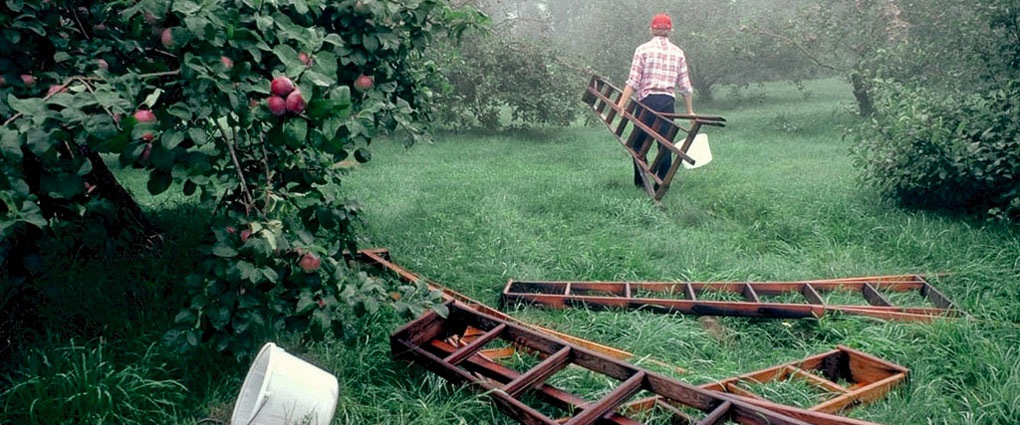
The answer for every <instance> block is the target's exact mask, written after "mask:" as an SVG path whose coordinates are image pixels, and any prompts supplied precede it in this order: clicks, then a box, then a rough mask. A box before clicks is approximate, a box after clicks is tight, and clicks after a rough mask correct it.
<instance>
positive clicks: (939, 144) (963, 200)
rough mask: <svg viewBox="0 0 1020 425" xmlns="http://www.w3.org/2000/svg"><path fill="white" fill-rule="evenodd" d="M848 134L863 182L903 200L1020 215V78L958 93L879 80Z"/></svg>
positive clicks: (924, 205)
mask: <svg viewBox="0 0 1020 425" xmlns="http://www.w3.org/2000/svg"><path fill="white" fill-rule="evenodd" d="M879 84H881V85H880V86H879V87H880V90H878V91H876V94H879V97H878V98H877V100H878V102H879V103H878V104H879V105H880V106H879V109H880V110H881V111H883V113H881V114H879V115H876V116H875V117H873V118H872V119H871V120H870V121H867V122H864V123H862V124H861V125H859V126H857V128H855V129H852V130H851V131H850V133H849V136H850V139H851V140H853V141H854V146H853V151H854V154H855V163H856V165H858V166H861V167H862V168H863V170H864V173H863V180H864V182H866V183H868V184H871V185H874V186H875V187H877V188H878V189H879V190H880V191H881V192H882V193H883V194H884V195H886V196H888V197H890V198H892V199H895V200H897V201H899V202H900V203H902V204H903V205H907V206H913V207H922V208H931V209H940V210H958V211H969V212H975V211H982V212H987V213H988V214H991V215H993V216H997V217H1011V218H1017V217H1020V116H1017V115H1016V114H1015V111H1016V110H1017V108H1018V107H1020V81H1012V82H1010V83H1009V84H1006V85H1004V86H1002V87H998V88H994V89H991V90H989V91H987V92H984V93H974V94H971V95H960V96H952V95H948V96H947V94H946V93H939V92H935V91H933V90H930V89H924V88H910V87H906V86H903V85H900V84H895V83H889V82H884V83H879Z"/></svg>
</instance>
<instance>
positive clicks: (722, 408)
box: [698, 401, 733, 425]
mask: <svg viewBox="0 0 1020 425" xmlns="http://www.w3.org/2000/svg"><path fill="white" fill-rule="evenodd" d="M731 407H733V403H731V402H729V401H724V402H723V403H722V404H720V405H719V407H716V408H715V410H712V413H709V414H708V416H705V419H702V420H700V421H698V425H719V424H721V423H723V421H724V420H726V419H727V416H728V415H729V413H730V408H731Z"/></svg>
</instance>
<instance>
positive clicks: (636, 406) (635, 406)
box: [354, 249, 907, 425]
mask: <svg viewBox="0 0 1020 425" xmlns="http://www.w3.org/2000/svg"><path fill="white" fill-rule="evenodd" d="M354 259H356V260H357V261H358V262H360V263H362V264H366V265H372V266H377V267H380V268H382V269H385V270H389V271H391V272H393V273H394V274H396V275H397V276H398V277H399V278H400V279H401V280H404V281H406V282H418V281H422V280H424V279H422V278H421V277H419V276H418V275H416V274H414V273H412V272H410V271H408V270H406V269H404V268H402V267H400V266H398V265H397V264H395V263H393V262H392V261H391V260H390V256H389V251H387V250H386V249H363V250H359V251H358V252H357V255H356V256H355V257H354ZM427 283H428V284H429V286H430V287H432V288H434V289H439V290H441V291H442V292H443V294H444V297H443V298H444V300H446V302H448V303H454V302H456V303H458V305H460V306H462V308H465V309H468V310H470V311H473V312H475V313H477V314H482V315H486V316H488V317H489V318H491V319H493V320H497V321H500V322H502V323H508V324H513V325H515V326H519V327H521V328H523V329H528V330H531V331H534V332H535V333H536V334H537V335H546V338H550V339H554V340H555V339H559V340H563V341H566V342H567V344H570V345H572V346H574V347H578V348H583V349H587V350H591V351H593V352H595V353H597V354H599V355H601V356H604V357H606V358H608V359H613V360H617V361H626V360H630V359H632V358H633V357H634V356H633V354H631V353H628V352H626V351H623V350H619V349H616V348H612V347H607V346H604V345H601V344H598V343H595V342H592V341H589V340H585V339H582V338H577V337H575V336H572V335H568V334H563V333H560V332H556V331H553V330H550V329H547V328H543V327H539V326H534V325H530V324H527V323H524V322H520V321H518V320H516V319H514V318H513V317H510V316H508V315H506V314H504V313H502V312H500V311H498V310H495V309H493V308H491V307H488V306H486V305H484V304H482V303H480V302H478V301H475V300H472V299H471V298H468V297H466V296H464V295H462V294H460V293H457V292H455V291H453V290H450V289H449V288H445V287H443V286H441V285H439V284H437V283H435V282H431V281H428V282H427ZM429 314H433V313H429ZM409 327H411V325H408V326H405V328H409ZM422 330H423V329H422V328H418V327H415V328H413V329H411V330H410V331H409V335H411V336H412V337H414V335H417V334H418V332H421V331H422ZM395 335H396V334H395ZM419 337H420V335H419ZM494 338H495V335H494V334H492V333H491V331H489V330H485V329H484V328H479V327H475V326H473V325H466V326H463V327H458V331H457V332H451V333H449V334H448V335H445V339H443V340H436V341H432V342H431V343H430V344H431V346H432V347H433V349H435V350H440V351H441V353H445V355H444V357H445V356H449V355H452V354H453V353H455V352H458V351H459V352H461V353H462V354H461V356H467V360H462V361H469V362H470V364H472V365H474V367H475V368H478V370H484V371H485V372H484V373H480V374H478V376H479V377H486V376H488V378H485V379H502V381H504V382H510V381H513V380H515V379H521V378H520V376H521V373H520V372H517V371H515V370H513V369H511V368H509V367H507V366H506V365H505V364H506V363H507V362H510V361H513V359H514V358H521V357H525V356H537V358H538V359H548V355H547V354H546V353H543V352H540V351H537V350H535V349H533V348H529V345H527V344H526V343H524V342H522V341H526V340H527V338H524V339H523V340H522V339H514V340H513V341H507V342H505V343H503V344H498V343H496V341H494ZM391 343H392V341H391ZM482 346H485V347H484V348H483V347H482ZM466 347H473V348H466ZM468 351H470V352H472V354H468ZM497 360H499V361H500V363H497V362H496V361H497ZM644 360H645V361H646V362H650V363H651V364H655V365H657V366H662V367H665V369H666V370H670V369H672V370H674V371H676V372H677V373H679V374H683V373H684V372H685V371H684V370H682V369H680V368H676V367H671V366H669V365H665V364H664V363H662V362H659V361H655V360H650V359H647V358H645V359H644ZM542 361H545V360H542ZM535 363H538V360H536V362H535ZM776 371H779V372H776ZM811 371H819V372H820V373H821V374H822V376H823V377H825V378H827V379H830V380H839V381H845V382H849V383H850V384H849V387H848V388H846V391H839V390H833V388H834V387H837V386H839V384H837V383H835V382H833V383H831V384H828V385H826V384H824V382H825V379H823V378H821V377H815V378H814V379H811V378H808V377H806V375H805V374H806V373H809V372H811ZM536 373H537V372H536ZM906 373H907V372H906V369H905V368H902V367H900V366H898V365H895V364H892V363H888V362H885V361H882V360H879V359H876V358H874V357H871V356H869V355H867V354H864V353H861V352H857V351H854V350H851V349H849V348H846V347H839V348H837V349H836V350H833V351H830V352H827V353H823V354H819V355H816V356H812V357H809V358H807V359H804V360H800V361H796V362H790V363H788V364H783V365H780V366H776V367H773V368H770V369H765V370H763V371H758V372H753V373H749V374H745V375H740V376H738V377H735V378H729V379H725V380H722V381H718V382H714V383H709V384H705V385H701V386H700V388H701V389H704V390H708V391H715V392H723V393H727V395H728V396H730V397H734V398H736V399H738V400H743V401H745V402H746V403H748V404H752V405H757V406H759V407H762V408H764V409H767V410H771V411H776V412H780V413H781V414H784V415H787V416H790V417H792V418H796V419H799V420H801V421H803V422H806V423H808V424H811V425H875V424H873V423H871V422H866V421H861V420H856V419H850V418H846V417H843V416H837V415H834V414H830V413H826V412H835V411H838V410H841V409H844V408H850V407H853V406H856V405H858V404H863V403H865V402H868V401H872V400H875V399H877V398H879V397H882V396H884V395H885V393H886V392H888V391H889V389H890V388H891V387H892V386H893V385H894V384H896V383H898V382H900V381H901V380H902V379H904V378H905V376H906ZM444 376H445V375H444ZM493 377H495V378H493ZM801 377H804V378H805V379H810V382H811V383H813V384H814V385H818V386H820V387H822V388H823V389H829V390H831V391H833V392H836V393H838V394H837V395H836V396H835V397H834V398H832V399H830V400H827V401H825V402H823V403H822V404H820V405H817V406H812V407H809V408H806V409H802V408H798V407H793V406H788V405H783V404H779V403H776V402H773V401H770V400H768V399H766V398H765V397H762V396H758V395H756V394H754V392H753V391H748V390H744V389H742V388H741V385H743V384H746V383H748V382H751V381H753V380H758V381H769V380H783V379H787V380H790V379H796V378H801ZM534 390H535V391H539V392H540V398H544V399H545V400H546V401H547V402H548V403H550V404H551V405H553V406H580V405H581V403H584V402H585V400H584V399H582V398H580V397H578V396H576V395H572V394H569V393H567V392H565V391H562V390H559V389H556V388H554V387H553V386H550V385H548V384H538V385H534ZM677 404H678V403H676V402H675V401H672V402H671V401H670V400H669V399H666V398H663V397H661V396H658V395H656V396H652V397H636V398H635V399H634V400H633V401H631V402H629V403H627V404H625V405H622V406H621V407H620V409H619V412H620V413H614V414H610V415H608V416H605V417H603V418H602V419H600V420H599V421H598V422H597V423H608V424H628V425H630V424H639V423H640V422H637V421H635V420H633V419H630V418H628V417H625V416H623V414H627V415H631V416H640V415H648V414H649V413H648V412H653V413H658V414H660V416H661V415H662V414H665V415H667V416H669V417H671V418H673V419H682V420H686V421H687V422H688V423H694V422H695V420H694V419H693V418H692V417H691V414H692V412H691V411H690V409H688V410H687V411H685V410H683V409H682V408H678V407H677ZM563 409H564V410H567V411H569V410H571V409H572V408H567V407H564V408H563ZM695 410H696V409H695ZM725 418H726V415H723V414H720V416H719V417H715V419H717V420H722V419H725ZM518 419H520V418H518ZM709 419H711V418H709ZM522 421H523V420H522ZM564 421H565V420H561V421H558V422H564ZM525 423H533V422H527V421H525ZM537 423H543V422H537ZM704 423H712V422H704Z"/></svg>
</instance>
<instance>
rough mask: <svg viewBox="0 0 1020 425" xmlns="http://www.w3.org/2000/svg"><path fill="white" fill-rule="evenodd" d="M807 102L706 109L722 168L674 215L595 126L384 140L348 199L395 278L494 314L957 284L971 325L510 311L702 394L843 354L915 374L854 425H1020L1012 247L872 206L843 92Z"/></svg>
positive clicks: (984, 234)
mask: <svg viewBox="0 0 1020 425" xmlns="http://www.w3.org/2000/svg"><path fill="white" fill-rule="evenodd" d="M808 91H809V92H810V96H804V95H803V94H802V93H799V92H797V91H796V90H794V89H793V88H792V87H791V86H786V85H776V86H770V88H769V91H768V92H767V96H766V98H765V100H764V102H762V103H755V102H729V101H720V102H718V103H716V104H710V105H696V110H697V111H699V112H701V113H706V114H718V115H722V116H725V117H726V118H727V119H728V126H727V127H726V128H721V129H716V128H711V129H709V130H708V133H709V137H710V139H711V144H712V150H713V155H714V158H715V159H714V162H713V163H711V164H709V165H707V166H705V167H703V168H699V169H696V170H687V171H684V170H681V172H680V174H678V176H677V178H676V179H675V180H674V185H673V187H672V188H671V189H670V192H669V193H668V194H667V195H666V197H665V198H664V199H663V202H662V206H661V207H657V206H655V205H654V204H653V203H652V202H651V201H650V200H649V199H648V197H647V195H645V194H644V193H642V192H641V191H640V190H638V189H636V188H634V187H633V186H632V185H631V184H630V180H631V165H630V163H629V161H628V160H627V157H626V156H625V153H624V151H623V149H622V148H621V147H620V146H619V145H618V144H617V143H616V141H615V140H614V139H613V138H612V136H611V135H610V134H609V132H608V131H606V129H605V128H603V127H601V124H599V126H592V127H572V128H556V129H544V130H532V131H515V132H505V133H500V134H486V133H447V134H440V135H439V136H438V137H437V141H436V143H434V144H423V145H417V146H414V147H413V148H411V149H405V148H404V147H402V146H399V145H397V144H394V143H389V142H387V141H381V142H377V143H376V144H374V145H373V153H374V157H373V158H374V159H373V161H372V162H371V163H369V164H366V165H365V166H364V167H363V168H362V169H360V170H359V171H357V172H355V173H354V174H353V175H352V176H351V178H350V179H348V182H347V184H348V185H349V187H350V188H351V190H352V191H353V192H355V193H356V194H357V196H358V197H359V198H360V199H361V200H362V202H363V204H364V205H365V207H366V214H365V215H366V218H367V220H368V226H369V233H370V236H371V243H370V245H373V246H383V247H388V248H389V249H390V250H391V252H392V254H393V258H394V259H395V261H397V262H398V263H399V264H401V265H403V266H405V267H407V268H409V269H410V270H413V271H415V272H418V273H420V274H422V275H424V276H427V277H429V278H432V279H434V280H436V281H438V282H440V283H443V284H445V285H447V286H450V287H452V288H453V289H455V290H458V291H461V292H463V293H465V294H467V295H469V296H471V297H474V298H476V299H479V300H481V301H483V302H486V303H490V304H492V305H496V302H497V301H498V297H499V292H500V291H501V290H502V287H503V285H504V284H505V283H506V281H507V280H508V279H511V278H512V279H520V280H557V279H574V280H600V279H601V280H625V279H633V280H655V281H668V280H694V281H714V280H736V281H764V280H799V279H825V278H839V277H854V276H865V275H883V274H903V273H921V274H931V275H934V274H935V273H947V275H946V276H943V277H938V278H935V277H933V278H932V280H933V283H934V284H935V286H936V287H938V288H939V289H940V290H942V291H943V293H945V294H946V295H947V296H948V297H949V298H950V299H952V300H954V301H956V302H957V303H958V304H959V306H960V307H961V308H962V309H964V310H965V311H967V312H968V313H970V314H971V315H972V316H973V317H974V321H973V322H969V321H965V320H947V321H942V322H939V323H937V324H935V325H917V324H904V323H894V322H882V321H877V320H871V319H864V318H851V317H827V318H824V319H821V320H817V321H816V320H799V321H781V320H770V319H741V318H720V319H719V320H718V322H719V323H720V324H721V326H722V327H723V329H724V330H725V332H724V333H723V334H722V335H721V336H720V335H717V334H713V333H710V332H708V331H707V330H706V329H705V328H703V327H702V326H701V325H700V324H699V323H698V321H697V320H696V318H693V317H685V316H679V315H676V316H665V315H656V314H652V313H645V312H621V311H608V312H605V311H603V312H594V311H587V310H580V309H574V310H564V311H548V310H542V309H537V308H531V307H518V308H514V309H512V310H511V312H512V313H513V314H514V315H515V316H517V317H519V318H522V319H525V320H528V321H532V322H535V323H539V324H542V325H544V326H548V327H551V328H554V329H557V330H560V331H564V332H568V333H571V334H575V335H579V336H583V337H586V338H590V339H593V340H595V341H597V342H600V343H604V344H608V345H611V346H615V347H618V348H621V349H625V350H628V351H631V352H633V353H635V354H637V355H638V358H639V359H640V358H644V357H647V358H655V359H659V360H663V361H666V362H669V363H672V364H675V365H677V366H680V367H683V368H685V369H687V370H688V373H687V374H685V375H684V379H685V380H687V381H689V382H692V383H703V382H708V381H711V380H713V379H721V378H725V377H729V376H734V375H737V374H740V373H746V372H750V371H753V370H757V369H761V368H765V367H769V366H772V365H775V364H779V363H784V362H788V361H791V360H794V359H799V358H803V357H806V356H808V355H811V354H815V353H819V352H823V351H825V350H828V349H831V348H832V347H834V346H835V345H837V344H845V345H849V346H851V347H855V348H859V349H862V350H865V351H866V352H869V353H872V354H874V355H877V356H879V357H882V358H885V359H888V360H890V361H893V362H896V363H899V364H902V365H904V366H907V367H908V368H910V369H911V371H912V372H911V373H912V375H911V376H912V378H911V380H910V384H908V385H905V386H902V387H900V388H898V389H897V390H895V391H894V392H893V394H891V395H890V396H888V397H886V398H885V399H883V400H881V401H879V402H877V403H875V404H873V405H870V406H866V407H863V408H859V409H856V410H854V411H853V412H852V413H851V415H852V416H855V417H858V418H862V419H867V420H871V421H875V422H880V423H888V424H900V423H928V422H930V423H947V424H972V423H974V424H977V423H980V424H1000V423H1001V424H1005V423H1015V422H1017V421H1020V416H1018V412H1017V408H1015V407H1012V406H1016V405H1018V404H1017V402H1016V401H1017V399H1016V397H1017V395H1018V394H1020V386H1018V384H1017V380H1018V379H1020V374H1018V370H1017V367H1016V366H1015V360H1007V359H1006V356H1007V354H1010V353H1012V354H1015V352H1016V350H1015V349H1011V348H1010V347H1013V346H1015V345H1017V342H1018V341H1017V340H1018V338H1017V334H1018V333H1020V330H1018V329H1017V327H1016V324H1015V323H1016V322H1017V321H1018V320H1020V290H1018V285H1017V283H1016V282H1017V278H1018V277H1020V262H1018V257H1020V240H1018V238H1017V237H1016V234H1015V229H1012V228H1010V227H1008V226H1006V225H1002V224H996V223H985V222H980V221H964V220H960V219H957V218H953V217H945V216H940V215H935V214H929V213H924V212H918V211H906V210H902V209H898V208H896V207H895V206H893V205H890V204H888V203H886V202H883V201H882V200H881V199H880V198H879V197H878V196H877V195H876V194H875V193H873V192H872V191H871V190H869V189H868V188H861V187H860V186H859V185H858V184H857V181H856V178H857V170H855V169H854V167H853V165H852V161H851V159H850V158H849V157H848V156H847V153H848V152H849V149H850V147H849V146H848V145H847V144H846V143H845V142H844V141H843V140H842V138H841V130H840V128H841V126H843V125H845V124H848V123H851V122H852V121H853V120H854V119H855V118H854V117H853V116H851V115H849V114H847V112H846V111H847V110H849V109H851V108H850V106H852V98H851V97H850V93H849V90H848V89H847V87H845V86H844V85H843V84H842V83H841V82H838V81H833V80H828V81H820V82H813V83H810V84H808ZM980 347H983V348H980ZM972 350H980V351H978V352H974V351H972ZM961 351H962V352H961ZM933 353H942V354H939V355H935V354H933ZM950 353H952V354H950ZM979 359H980V360H979ZM982 406H983V407H982Z"/></svg>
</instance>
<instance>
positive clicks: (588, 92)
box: [582, 75, 726, 202]
mask: <svg viewBox="0 0 1020 425" xmlns="http://www.w3.org/2000/svg"><path fill="white" fill-rule="evenodd" d="M621 96H623V93H622V92H621V91H620V89H618V88H616V87H615V86H613V85H612V84H610V83H609V82H607V81H606V80H605V79H603V78H602V77H599V76H594V75H593V76H592V77H591V80H590V81H589V82H588V87H587V88H586V89H585V92H584V95H583V96H582V100H583V101H584V102H585V103H587V104H588V105H589V106H591V108H592V110H593V111H594V112H595V114H596V115H598V117H599V119H601V120H602V122H603V123H605V125H606V127H607V128H609V131H610V132H611V133H613V136H614V137H615V138H616V140H617V141H618V142H620V144H621V145H623V147H624V149H626V150H627V153H629V154H630V156H631V157H632V158H633V159H634V164H635V165H637V167H638V170H640V173H641V176H642V180H643V182H644V187H645V190H646V191H648V194H649V195H651V196H652V198H653V199H655V201H656V202H658V201H661V200H662V197H663V196H665V195H666V192H667V191H668V190H669V186H670V183H671V182H672V181H673V176H674V175H675V174H676V171H677V169H678V168H679V167H680V163H681V162H687V163H689V164H691V165H694V164H695V160H694V158H691V157H690V156H688V155H687V152H688V150H689V149H690V148H691V144H692V143H694V137H695V136H697V135H698V132H699V131H701V127H702V126H706V125H707V126H716V127H724V126H725V124H724V123H725V122H726V119H725V118H722V117H716V116H707V115H681V114H660V113H658V112H655V111H653V110H651V109H649V108H648V107H646V106H645V105H643V104H641V103H639V102H634V101H630V100H628V101H627V104H626V106H624V108H623V113H622V114H618V113H617V109H616V107H615V105H616V104H617V102H618V101H619V100H620V97H621ZM646 118H647V119H648V120H651V121H652V125H651V126H649V125H647V124H645V123H644V121H643V119H646ZM675 119H681V120H690V122H692V123H693V124H692V125H691V127H690V128H684V127H681V126H680V125H678V124H676V123H675V122H674V121H673V120H675ZM628 126H629V127H630V129H631V132H630V133H629V135H627V134H626V133H627V128H628ZM681 132H683V133H684V134H685V136H684V139H683V141H682V142H681V143H680V144H679V146H677V145H676V144H674V140H675V139H676V137H677V135H678V134H680V133H681ZM642 133H644V134H647V135H648V137H647V138H645V142H644V143H643V146H638V147H632V145H633V144H634V142H635V141H636V139H637V138H638V137H640V136H641V134H642ZM653 140H654V141H655V142H658V146H660V148H659V149H657V150H656V153H655V157H654V158H653V159H652V161H651V162H648V161H647V156H648V153H649V151H650V150H651V147H652V146H653V145H656V143H652V141H653ZM667 158H670V159H673V161H672V163H671V164H670V167H669V171H668V172H667V173H666V175H665V176H663V177H660V176H658V175H656V174H655V171H654V170H657V169H658V168H659V166H660V164H663V163H664V161H665V160H666V159H667Z"/></svg>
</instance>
